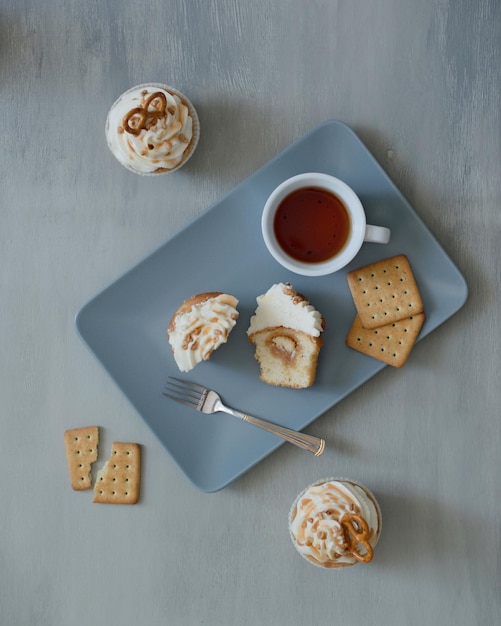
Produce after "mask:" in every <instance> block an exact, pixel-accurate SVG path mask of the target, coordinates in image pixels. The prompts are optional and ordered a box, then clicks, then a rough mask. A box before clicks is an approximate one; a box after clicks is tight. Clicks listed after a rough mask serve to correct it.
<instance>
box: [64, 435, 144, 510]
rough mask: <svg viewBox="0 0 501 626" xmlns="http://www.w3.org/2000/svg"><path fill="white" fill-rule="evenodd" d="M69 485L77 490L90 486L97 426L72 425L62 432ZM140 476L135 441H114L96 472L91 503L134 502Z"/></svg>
mask: <svg viewBox="0 0 501 626" xmlns="http://www.w3.org/2000/svg"><path fill="white" fill-rule="evenodd" d="M64 444H65V448H66V458H67V461H68V471H69V474H70V481H71V486H72V487H73V489H75V490H76V491H84V490H87V489H91V488H92V474H91V465H92V463H94V462H95V461H96V460H97V456H98V448H99V427H98V426H87V427H84V428H73V429H71V430H67V431H65V433H64ZM140 478H141V447H140V446H139V444H137V443H120V442H113V443H112V445H111V455H110V458H109V460H108V461H107V462H106V463H105V465H104V467H103V469H102V470H100V471H99V473H98V475H97V481H96V484H95V486H94V500H93V501H94V502H100V503H102V504H136V502H137V501H138V500H139V485H140Z"/></svg>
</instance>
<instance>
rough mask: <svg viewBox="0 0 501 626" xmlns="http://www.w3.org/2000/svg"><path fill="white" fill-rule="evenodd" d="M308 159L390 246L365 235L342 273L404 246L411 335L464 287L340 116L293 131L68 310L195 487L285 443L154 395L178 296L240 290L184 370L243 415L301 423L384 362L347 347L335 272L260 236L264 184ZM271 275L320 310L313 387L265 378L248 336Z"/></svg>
mask: <svg viewBox="0 0 501 626" xmlns="http://www.w3.org/2000/svg"><path fill="white" fill-rule="evenodd" d="M307 171H312V172H313V171H315V172H325V173H327V174H332V175H334V176H337V177H338V178H340V179H342V180H344V181H345V182H346V183H348V184H349V185H350V186H351V187H353V189H354V190H355V191H356V192H357V193H358V195H359V197H360V199H361V200H362V203H363V204H364V206H365V209H366V213H367V218H368V222H369V223H372V224H379V225H382V226H388V227H389V228H391V231H392V238H391V242H390V243H389V244H388V245H385V246H383V245H378V244H364V246H363V248H362V251H361V252H360V253H359V255H358V256H357V257H356V258H355V260H354V261H353V262H352V263H351V265H350V266H348V267H347V268H346V271H349V270H350V269H353V268H354V267H359V266H362V265H365V264H366V263H369V262H372V261H376V260H379V259H382V258H386V257H389V256H393V255H395V254H399V253H404V254H406V255H407V256H408V258H409V260H410V262H411V265H412V267H413V270H414V273H415V275H416V279H417V281H418V284H419V286H420V290H421V294H422V297H423V300H424V305H425V309H426V314H427V319H426V322H425V325H424V327H423V329H422V332H421V335H420V338H423V337H425V336H426V335H428V334H429V333H430V332H432V331H433V330H434V329H436V328H437V327H438V326H439V325H440V324H442V323H443V322H444V321H445V320H447V319H448V318H449V317H450V316H451V315H453V314H454V313H455V312H456V311H458V309H460V308H461V306H462V305H463V303H464V302H465V300H466V298H467V286H466V283H465V281H464V279H463V277H462V275H461V274H460V272H459V271H458V269H457V268H456V267H455V265H454V264H453V263H452V261H451V260H450V258H449V257H448V256H447V255H446V253H445V252H444V250H443V249H442V248H441V246H440V245H439V244H438V242H437V241H436V239H435V238H434V236H433V235H432V234H431V233H430V231H429V230H428V229H427V228H426V226H425V225H424V224H423V222H422V221H421V220H420V218H419V217H418V216H417V215H416V213H415V212H414V210H413V209H412V208H411V206H410V205H409V203H408V202H407V201H406V200H405V198H404V197H403V196H402V194H401V193H400V192H399V191H398V189H396V187H395V186H394V184H393V183H392V182H391V180H390V179H389V178H388V176H387V175H386V174H385V172H384V171H383V170H382V168H381V167H380V166H379V164H378V163H377V162H376V161H375V159H374V158H373V157H372V155H371V154H370V153H369V152H368V150H367V149H366V147H365V146H364V145H363V143H362V142H361V141H360V139H359V138H358V137H357V135H356V134H355V133H354V132H353V131H352V130H351V129H350V128H349V127H347V126H346V125H345V124H343V123H342V122H339V121H328V122H325V123H323V124H321V125H320V126H317V127H316V128H314V129H313V130H312V131H311V132H309V133H308V134H307V135H306V136H304V137H303V138H301V139H299V140H298V141H296V142H295V143H293V144H292V145H291V146H290V147H289V148H287V149H286V150H284V151H283V152H282V153H281V154H279V155H278V156H277V157H275V158H274V159H272V160H271V161H270V162H269V163H267V164H266V165H265V166H264V167H262V168H261V169H259V170H258V171H257V172H255V173H254V174H253V175H252V176H250V177H249V178H248V179H246V180H244V181H243V182H242V183H241V184H239V185H238V186H237V187H236V188H235V189H233V190H232V191H231V192H230V193H229V194H228V195H226V196H225V197H224V198H222V199H221V200H220V201H219V202H217V203H216V204H215V205H213V206H212V207H211V208H210V209H208V210H207V211H206V212H205V213H204V214H202V215H201V216H200V217H199V218H198V219H197V220H196V221H194V222H193V223H191V224H189V225H188V226H187V227H186V228H185V229H184V230H182V231H181V232H179V233H178V234H177V235H175V236H174V237H173V238H172V239H170V240H169V241H167V242H166V243H165V244H164V245H163V246H162V247H160V248H159V249H157V250H156V251H154V252H153V253H152V254H151V255H150V256H149V257H148V258H146V259H145V260H143V261H141V262H140V263H139V264H138V265H137V266H135V267H134V268H133V269H132V270H130V271H129V272H127V273H126V274H125V275H123V276H122V277H121V278H119V279H118V280H117V281H116V282H114V283H113V284H112V285H111V286H109V287H108V288H107V289H105V290H104V291H103V292H102V293H100V294H99V295H97V296H96V297H95V298H94V299H92V300H91V301H90V302H89V303H87V304H86V305H85V306H84V307H83V308H82V309H81V310H80V311H79V313H78V314H77V316H76V326H77V329H78V332H79V333H80V335H81V337H82V339H83V340H84V341H85V342H86V344H87V345H88V346H89V348H90V349H91V351H92V352H93V353H94V354H95V356H96V357H97V358H98V359H99V361H100V362H101V363H102V365H103V366H104V368H105V369H106V370H107V371H108V373H109V374H110V375H111V377H112V378H113V380H114V381H115V382H116V384H117V385H118V386H119V388H120V389H121V390H122V391H123V393H124V394H125V395H126V396H127V398H128V399H129V400H130V402H131V403H132V404H133V405H134V407H135V408H136V409H137V411H138V413H139V415H140V416H141V417H142V418H143V420H144V421H145V422H146V424H147V425H148V426H149V427H150V428H151V429H152V431H153V432H154V433H155V434H156V436H157V437H158V439H159V440H160V442H161V443H162V444H163V446H164V447H165V448H166V450H167V451H168V452H169V454H170V455H171V457H172V458H173V459H174V461H175V462H176V463H177V465H178V466H179V468H180V469H181V470H182V472H184V474H185V475H186V477H187V478H188V479H189V480H190V481H191V482H192V483H193V484H194V485H196V486H197V487H198V488H199V489H201V490H202V491H206V492H212V491H217V490H219V489H222V488H223V487H225V486H226V485H228V484H229V483H230V482H232V481H233V480H234V479H235V478H237V477H238V476H240V475H242V474H243V473H244V472H246V471H247V470H249V469H250V468H251V467H252V466H253V465H255V464H256V463H257V462H259V461H260V460H261V459H263V458H264V457H266V456H267V455H269V454H270V453H271V452H272V451H273V450H275V449H276V448H277V447H278V446H279V445H282V443H283V442H282V441H281V440H279V439H277V438H276V437H274V436H273V435H271V434H269V433H266V432H264V431H261V430H260V429H258V428H255V427H253V426H250V425H248V424H245V423H243V422H240V421H239V420H236V419H235V418H232V417H230V416H228V415H225V414H222V413H221V414H216V415H210V416H206V415H202V414H200V413H198V412H196V411H193V410H190V409H188V408H185V407H183V406H181V405H179V404H177V403H174V402H172V401H169V400H167V399H166V398H164V397H163V396H162V394H161V390H162V387H163V383H164V381H165V379H166V378H167V376H169V375H174V376H179V375H180V373H179V371H178V370H177V367H176V365H175V363H174V360H173V358H172V356H171V353H170V346H169V345H168V343H167V339H166V328H167V325H168V322H169V320H170V317H171V315H172V314H173V313H174V311H175V310H176V309H177V307H178V306H179V305H180V304H181V303H182V302H183V301H184V300H185V299H186V298H187V297H189V296H191V295H193V294H195V293H199V292H202V291H224V292H228V293H231V294H233V295H234V296H236V297H237V298H238V299H239V300H240V304H239V311H240V318H239V322H238V324H237V326H236V327H235V329H234V330H233V332H232V334H231V335H230V339H229V341H228V343H227V344H226V345H224V346H222V347H221V348H220V349H219V350H218V351H217V352H215V353H214V354H213V356H212V358H211V360H210V361H208V362H205V363H201V364H199V365H198V366H197V367H196V368H195V369H194V370H193V371H192V372H190V373H189V374H186V375H182V376H184V378H186V380H192V381H194V382H198V383H200V384H202V385H206V386H209V387H213V388H214V389H216V390H218V391H219V392H220V393H221V395H222V396H223V399H224V400H225V401H226V402H227V404H229V405H230V406H234V407H235V408H238V409H241V410H244V411H246V412H248V413H250V414H253V415H256V416H259V417H264V418H267V419H270V420H272V421H275V422H277V423H279V424H283V425H285V426H289V427H290V428H294V429H296V430H300V429H303V428H305V427H306V426H307V425H308V424H310V423H311V422H312V421H313V420H315V419H316V418H317V417H318V416H319V415H321V414H322V413H323V412H325V411H326V410H327V409H329V408H330V407H332V406H333V405H335V404H336V403H338V402H339V401H340V400H342V399H343V398H344V397H346V396H347V395H348V394H350V393H351V392H352V391H353V390H354V389H356V388H357V387H359V386H360V385H362V384H363V383H364V382H365V381H367V380H368V379H369V378H371V377H372V376H374V375H375V374H376V373H377V372H379V371H380V370H381V369H382V368H383V367H385V365H383V364H381V363H379V362H377V361H375V360H373V359H371V358H369V357H366V356H364V355H362V354H359V353H357V352H354V351H352V350H350V349H348V348H347V347H345V345H344V338H345V336H346V333H347V331H348V329H349V327H350V325H351V323H352V320H353V317H354V314H355V309H354V306H353V302H352V299H351V295H350V293H349V290H348V287H347V283H346V271H341V272H338V273H337V274H335V275H332V276H327V277H319V278H316V277H315V278H308V277H301V276H298V275H296V274H292V273H290V272H288V271H286V270H284V269H283V268H282V267H281V266H280V265H278V264H277V263H276V262H275V261H274V260H273V258H272V257H271V256H270V255H269V253H268V252H267V250H266V248H265V246H264V243H263V241H262V238H261V230H260V219H261V211H262V207H263V205H264V203H265V201H266V198H267V196H268V195H269V193H270V192H271V191H272V190H273V189H274V187H276V186H277V185H278V184H279V183H280V182H282V181H283V180H285V179H286V178H288V177H290V176H293V175H295V174H299V173H301V172H307ZM280 281H282V282H285V281H290V282H291V283H292V285H293V287H295V288H296V289H297V290H298V291H300V292H303V293H305V294H306V295H307V296H308V298H309V300H310V301H311V303H312V304H313V305H314V306H315V307H316V308H317V309H318V310H320V311H321V312H322V314H323V315H324V317H325V318H326V321H327V329H326V331H325V334H324V346H323V348H322V351H321V353H320V359H319V364H318V372H317V378H316V381H315V384H314V386H313V387H311V388H310V389H306V390H291V389H282V388H275V387H271V386H268V385H266V384H264V383H262V382H261V381H260V380H259V378H258V364H257V361H255V359H254V356H253V346H252V345H251V344H249V342H248V341H247V337H246V330H247V327H248V323H249V319H250V317H251V315H252V314H253V313H254V310H255V306H256V297H257V296H258V295H259V294H261V293H264V292H265V291H266V290H267V289H268V288H269V287H270V286H271V285H272V284H274V283H276V282H280ZM411 358H412V355H411ZM402 375H405V373H403V374H402ZM286 445H289V444H286ZM294 453H295V454H307V453H306V452H304V451H301V450H295V452H294Z"/></svg>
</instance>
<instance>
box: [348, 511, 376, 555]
mask: <svg viewBox="0 0 501 626" xmlns="http://www.w3.org/2000/svg"><path fill="white" fill-rule="evenodd" d="M341 526H342V527H343V530H344V535H345V539H346V543H347V545H348V551H349V552H350V553H351V554H352V555H353V556H354V557H355V558H356V559H357V561H360V562H361V563H369V561H372V556H373V554H374V552H373V549H372V546H371V544H370V543H369V527H368V526H367V522H366V521H365V520H364V518H363V517H361V516H360V515H355V514H350V515H345V516H344V517H343V519H342V520H341ZM360 546H363V547H364V548H365V550H366V554H363V553H362V552H360V549H359V547H360Z"/></svg>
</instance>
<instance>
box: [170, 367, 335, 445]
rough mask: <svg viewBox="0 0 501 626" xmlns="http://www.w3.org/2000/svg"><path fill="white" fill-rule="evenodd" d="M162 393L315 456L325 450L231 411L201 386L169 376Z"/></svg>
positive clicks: (298, 435)
mask: <svg viewBox="0 0 501 626" xmlns="http://www.w3.org/2000/svg"><path fill="white" fill-rule="evenodd" d="M162 393H163V395H164V396H166V397H167V398H170V399H171V400H176V402H180V403H181V404H184V405H185V406H188V407H190V408H192V409H196V410H197V411H201V412H202V413H217V412H219V411H223V412H224V413H228V414H229V415H233V416H234V417H238V418H240V419H241V420H243V421H244V422H249V424H254V426H259V428H263V429H264V430H267V431H268V432H270V433H273V434H274V435H277V436H278V437H281V438H282V439H285V440H286V441H288V442H290V443H293V444H294V445H296V446H299V447H300V448H303V449H304V450H308V452H313V454H314V455H315V456H320V455H321V454H322V452H323V451H324V449H325V441H324V440H323V439H319V438H318V437H313V436H312V435H305V434H303V433H298V432H296V431H295V430H291V429H290V428H285V427H284V426H278V424H273V423H272V422H267V421H266V420H263V419H260V418H259V417H252V416H251V415H247V414H246V413H241V412H240V411H236V410H235V409H231V408H230V407H228V406H226V405H225V404H223V402H222V400H221V398H220V396H219V394H217V393H216V392H215V391H212V389H207V387H202V385H197V384H196V383H190V382H187V381H185V380H182V379H180V378H176V377H174V376H169V380H168V381H167V382H166V384H165V387H164V391H163V392H162Z"/></svg>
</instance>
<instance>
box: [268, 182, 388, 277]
mask: <svg viewBox="0 0 501 626" xmlns="http://www.w3.org/2000/svg"><path fill="white" fill-rule="evenodd" d="M261 228H262V233H263V238H264V241H265V244H266V247H267V248H268V250H269V252H270V253H271V255H272V256H273V257H274V258H275V260H276V261H278V262H279V263H280V264H281V265H283V266H284V267H285V268H287V269H289V270H291V271H292V272H295V273H296V274H302V275H304V276H323V275H325V274H332V273H333V272H337V271H338V270H340V269H342V268H343V267H345V266H346V265H348V263H350V261H351V260H352V259H353V258H354V257H355V256H356V255H357V253H358V252H359V250H360V248H361V247H362V244H363V243H364V241H367V242H373V243H383V244H384V243H388V242H389V240H390V230H389V229H388V228H386V227H384V226H373V225H372V224H367V222H366V217H365V211H364V208H363V206H362V203H361V202H360V199H359V198H358V196H357V195H356V193H355V192H354V191H353V190H352V189H351V187H349V186H348V185H347V184H346V183H344V182H343V181H341V180H339V179H338V178H335V177H334V176H329V175H328V174H321V173H307V174H299V175H297V176H293V177H292V178H289V179H288V180H286V181H284V182H283V183H282V184H280V185H279V186H278V187H277V188H276V189H275V190H274V191H273V192H272V193H271V195H270V197H269V198H268V200H267V202H266V204H265V207H264V209H263V215H262V219H261Z"/></svg>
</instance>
